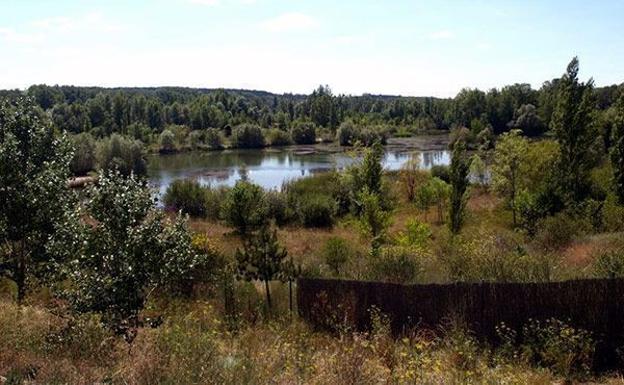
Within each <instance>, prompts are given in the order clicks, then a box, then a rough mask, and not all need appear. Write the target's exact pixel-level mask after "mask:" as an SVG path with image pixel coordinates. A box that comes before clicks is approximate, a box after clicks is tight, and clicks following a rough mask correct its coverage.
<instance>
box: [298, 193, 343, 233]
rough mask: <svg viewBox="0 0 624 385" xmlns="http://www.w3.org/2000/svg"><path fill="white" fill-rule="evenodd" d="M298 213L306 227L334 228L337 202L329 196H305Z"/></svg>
mask: <svg viewBox="0 0 624 385" xmlns="http://www.w3.org/2000/svg"><path fill="white" fill-rule="evenodd" d="M298 212H299V217H300V219H301V223H302V224H303V225H304V226H305V227H332V226H333V225H334V218H335V215H336V201H335V200H334V199H333V198H331V197H329V196H327V195H318V194H315V195H309V196H303V197H301V201H300V202H299V207H298Z"/></svg>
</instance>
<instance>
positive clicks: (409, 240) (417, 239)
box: [398, 219, 432, 250]
mask: <svg viewBox="0 0 624 385" xmlns="http://www.w3.org/2000/svg"><path fill="white" fill-rule="evenodd" d="M431 234H432V233H431V228H430V227H429V225H427V224H426V223H423V222H420V221H419V220H418V219H410V220H409V221H407V225H406V229H405V231H404V232H401V233H399V236H398V243H399V245H401V246H406V247H415V248H418V249H421V250H424V249H425V247H426V246H427V242H428V241H429V239H430V238H431Z"/></svg>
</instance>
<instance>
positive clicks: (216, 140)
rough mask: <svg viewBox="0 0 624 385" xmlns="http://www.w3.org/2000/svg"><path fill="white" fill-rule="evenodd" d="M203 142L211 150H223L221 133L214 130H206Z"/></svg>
mask: <svg viewBox="0 0 624 385" xmlns="http://www.w3.org/2000/svg"><path fill="white" fill-rule="evenodd" d="M204 141H205V142H206V145H207V146H208V148H210V149H211V150H220V149H222V148H223V139H222V138H221V133H220V132H219V130H218V129H216V128H208V129H206V132H205V134H204Z"/></svg>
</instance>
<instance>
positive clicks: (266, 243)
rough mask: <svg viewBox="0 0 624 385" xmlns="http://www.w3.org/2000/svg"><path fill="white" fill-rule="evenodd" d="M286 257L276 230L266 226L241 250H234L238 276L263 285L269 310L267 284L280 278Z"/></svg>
mask: <svg viewBox="0 0 624 385" xmlns="http://www.w3.org/2000/svg"><path fill="white" fill-rule="evenodd" d="M287 256H288V252H287V251H286V249H285V248H283V247H282V246H281V245H280V244H279V242H278V239H277V230H275V229H273V230H272V231H271V229H270V227H269V226H268V225H266V224H265V225H264V226H262V227H261V228H260V231H258V233H257V234H254V235H253V236H251V237H249V238H248V239H246V240H245V242H244V245H243V248H242V249H240V248H239V249H237V250H236V262H237V264H238V275H239V276H240V277H241V278H243V279H246V280H249V281H251V280H258V281H261V282H263V283H264V289H265V292H266V300H267V306H268V308H269V310H271V308H272V303H271V290H270V288H269V282H270V281H272V280H275V279H281V278H282V275H283V274H284V273H285V260H286V257H287Z"/></svg>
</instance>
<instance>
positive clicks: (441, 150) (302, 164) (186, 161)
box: [148, 135, 450, 195]
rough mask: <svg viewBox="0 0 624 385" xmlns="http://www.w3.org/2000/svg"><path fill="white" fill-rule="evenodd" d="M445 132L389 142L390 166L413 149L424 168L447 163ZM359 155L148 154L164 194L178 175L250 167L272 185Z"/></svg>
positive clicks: (329, 150)
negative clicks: (443, 133)
mask: <svg viewBox="0 0 624 385" xmlns="http://www.w3.org/2000/svg"><path fill="white" fill-rule="evenodd" d="M447 144H448V137H447V136H445V135H434V136H419V137H414V138H393V139H390V140H389V141H388V145H387V146H385V150H386V152H385V156H384V161H383V164H384V169H386V170H398V169H400V168H401V166H402V165H403V164H404V163H405V162H406V161H407V160H408V159H409V157H410V156H411V155H412V154H418V156H419V157H420V161H421V162H420V164H421V166H422V167H423V168H430V167H431V166H432V165H437V164H443V165H447V164H449V162H450V153H449V151H448V150H447ZM357 160H358V157H356V156H354V154H352V153H351V152H350V151H345V149H344V148H340V147H338V146H336V145H314V146H289V147H281V148H265V149H249V150H242V149H236V150H234V149H233V150H223V151H210V152H185V153H179V154H173V155H152V156H150V157H148V176H149V180H150V184H151V185H152V186H153V187H155V188H156V189H157V190H158V192H159V195H162V194H164V192H165V191H166V190H167V186H169V184H170V183H171V182H172V181H174V180H176V179H187V178H194V179H196V180H197V181H199V183H201V184H202V185H211V186H219V185H227V186H233V185H234V183H236V181H237V180H238V179H240V175H241V169H243V170H246V172H247V175H248V178H249V180H250V181H251V182H253V183H256V184H258V185H260V186H262V187H263V188H266V189H279V188H281V186H282V184H283V183H284V182H285V181H288V180H291V179H296V178H301V177H305V176H308V175H312V174H315V173H319V172H326V171H329V170H333V169H343V168H345V167H347V166H349V165H351V164H353V163H354V162H356V161H357Z"/></svg>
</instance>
